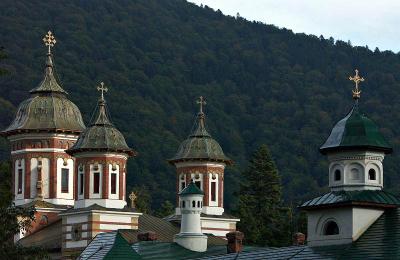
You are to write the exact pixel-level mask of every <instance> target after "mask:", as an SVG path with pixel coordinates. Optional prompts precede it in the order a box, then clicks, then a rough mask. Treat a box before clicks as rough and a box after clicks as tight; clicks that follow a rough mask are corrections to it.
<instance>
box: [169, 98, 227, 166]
mask: <svg viewBox="0 0 400 260" xmlns="http://www.w3.org/2000/svg"><path fill="white" fill-rule="evenodd" d="M198 103H199V104H200V112H199V113H198V114H197V127H196V128H195V130H194V132H193V133H192V134H191V135H190V136H189V138H188V139H186V140H184V141H183V142H182V143H181V145H180V146H179V149H178V152H177V153H176V154H175V156H174V157H173V158H172V159H169V160H168V161H169V162H170V163H171V164H174V163H177V162H181V161H215V162H223V163H226V164H232V160H231V159H229V158H228V157H226V156H225V154H224V152H223V151H222V148H221V146H220V145H219V144H218V142H217V141H216V140H215V139H213V138H212V137H211V135H210V134H209V133H208V132H207V130H206V127H205V114H204V112H203V105H204V104H205V101H204V99H203V97H200V101H198Z"/></svg>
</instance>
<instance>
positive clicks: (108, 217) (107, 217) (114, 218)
mask: <svg viewBox="0 0 400 260" xmlns="http://www.w3.org/2000/svg"><path fill="white" fill-rule="evenodd" d="M100 221H105V222H121V223H131V216H123V215H122V216H121V215H115V214H101V215H100Z"/></svg>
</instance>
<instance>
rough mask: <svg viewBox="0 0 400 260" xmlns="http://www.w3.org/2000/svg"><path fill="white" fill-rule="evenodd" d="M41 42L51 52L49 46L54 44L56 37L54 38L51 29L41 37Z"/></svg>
mask: <svg viewBox="0 0 400 260" xmlns="http://www.w3.org/2000/svg"><path fill="white" fill-rule="evenodd" d="M43 42H44V45H46V46H48V47H49V50H48V52H49V54H50V53H51V47H53V46H54V44H56V42H57V41H56V38H54V35H53V33H52V32H51V31H48V32H47V34H46V35H45V36H44V37H43Z"/></svg>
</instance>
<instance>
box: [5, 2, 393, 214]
mask: <svg viewBox="0 0 400 260" xmlns="http://www.w3.org/2000/svg"><path fill="white" fill-rule="evenodd" d="M0 24H1V26H0V46H4V47H5V51H6V54H7V56H8V59H7V60H5V61H2V64H0V66H2V67H4V68H6V69H7V70H8V71H9V72H10V73H9V74H8V75H6V76H4V77H1V78H0V128H2V129H3V128H5V127H6V126H7V125H8V124H9V123H10V122H11V120H12V118H13V114H14V113H15V110H16V107H17V106H18V104H19V103H20V102H21V101H22V100H24V99H26V98H27V97H28V91H29V90H30V89H32V88H34V87H35V86H36V85H37V84H38V83H39V82H40V80H41V78H42V71H43V68H44V54H45V52H46V49H45V48H44V47H43V45H42V42H41V39H42V37H43V35H44V34H45V33H46V32H47V30H49V29H50V30H52V31H53V32H54V34H55V36H56V38H57V41H58V42H57V45H56V47H55V48H54V54H55V63H56V71H57V73H58V76H59V78H60V81H61V83H62V85H63V87H64V88H65V89H66V90H67V91H68V92H69V93H70V99H71V100H73V101H74V102H75V103H76V104H77V105H78V106H79V108H80V110H81V112H82V114H83V116H84V119H85V121H86V122H88V121H89V119H90V116H91V113H92V110H93V108H94V107H95V103H96V99H97V96H98V93H97V92H96V91H95V86H96V85H97V84H98V83H99V82H100V81H104V82H105V83H106V84H107V85H108V86H109V87H110V90H111V91H110V92H109V93H108V94H107V100H108V105H109V108H110V111H111V115H112V117H113V121H114V123H115V124H116V125H117V126H118V128H119V129H120V130H121V131H122V132H123V133H124V135H125V137H126V139H127V142H128V143H129V145H131V146H132V147H134V148H135V149H136V150H137V151H138V152H139V156H138V157H137V158H135V159H131V160H130V161H129V165H128V177H127V181H128V186H129V189H128V191H129V190H130V189H131V188H132V187H133V186H137V187H145V189H146V190H148V194H150V196H151V197H150V198H149V200H150V201H151V204H152V206H153V207H159V206H160V205H161V204H162V202H164V201H165V200H170V201H175V199H174V193H175V184H174V183H175V173H174V169H173V167H171V166H169V165H168V164H167V163H166V161H165V160H166V159H167V158H170V157H172V156H173V154H174V153H175V152H176V150H177V148H178V145H179V143H180V142H181V141H182V140H183V139H184V138H186V137H187V135H188V134H189V132H190V129H191V127H192V124H193V122H194V118H195V112H196V110H197V108H196V105H195V102H194V100H195V98H196V97H198V96H199V95H203V96H205V97H206V98H207V101H208V105H207V107H206V113H207V124H208V128H209V131H210V133H211V134H212V135H213V136H214V137H215V138H216V139H217V140H218V141H219V142H220V144H221V146H222V147H223V149H224V151H225V153H226V154H227V155H228V156H229V157H231V158H232V159H234V160H235V162H236V164H235V165H234V166H233V167H230V168H228V169H227V172H226V182H225V183H226V188H225V192H226V200H225V203H226V205H227V207H228V208H232V207H233V206H234V202H235V199H234V197H233V192H234V191H236V190H237V189H238V183H239V181H240V178H239V172H240V171H241V170H242V169H244V168H245V167H246V165H245V164H246V163H245V162H246V160H247V158H248V156H249V154H250V153H251V152H252V151H254V150H255V148H256V147H258V146H259V144H261V143H266V144H268V146H269V148H270V150H271V152H272V155H273V157H274V160H275V161H276V164H277V167H278V169H279V172H280V174H281V176H282V182H283V185H284V190H283V194H284V198H285V200H286V202H288V203H297V202H298V201H301V200H304V199H306V198H310V197H311V196H314V195H316V194H318V193H320V192H322V191H323V190H324V189H326V185H327V180H328V178H327V162H326V160H325V159H324V158H323V157H322V156H321V155H320V154H319V153H318V148H319V146H320V145H321V144H322V143H323V142H324V140H325V138H327V136H328V135H329V132H330V130H331V128H332V127H333V125H334V123H335V122H336V121H338V120H339V119H340V118H342V117H344V116H345V114H346V113H347V112H348V111H349V110H350V108H351V106H352V101H351V88H352V84H351V83H350V82H349V81H348V80H347V78H348V76H349V75H350V74H352V73H353V70H354V68H358V69H359V70H360V71H361V75H362V76H365V77H366V81H365V82H364V83H363V84H362V91H363V93H362V97H361V109H362V110H363V111H364V112H365V113H367V114H368V115H369V117H370V118H372V119H373V120H374V121H375V122H376V123H377V124H378V125H379V126H380V127H381V131H382V132H383V133H384V135H385V136H386V137H387V138H388V140H389V141H390V142H391V143H392V144H393V146H394V150H395V152H396V151H398V149H397V148H398V147H399V142H400V138H399V131H400V127H399V126H400V125H399V122H400V120H399V119H400V118H399V117H400V113H397V111H399V109H400V91H399V90H400V84H399V77H400V75H399V71H400V59H399V57H400V56H399V55H398V54H394V53H392V52H388V51H385V52H380V51H379V50H378V49H376V50H374V51H371V50H369V49H368V48H367V47H352V46H351V43H348V42H343V41H335V40H334V39H332V38H330V39H324V38H323V37H316V36H312V35H305V34H294V33H293V32H291V31H290V30H287V29H280V28H277V27H275V26H272V25H265V24H262V23H259V22H250V21H246V20H245V19H243V18H240V17H229V16H224V15H222V13H221V12H219V11H213V10H212V9H210V8H208V7H203V8H202V7H197V6H195V5H194V4H190V3H187V2H185V1H183V0H117V1H115V0H103V1H95V0H85V1H81V0H71V1H38V0H33V1H31V0H21V1H13V0H2V1H0ZM0 147H1V148H2V149H1V153H0V159H7V158H8V156H9V151H8V147H7V143H6V141H5V140H1V141H0ZM398 156H399V155H398V154H396V153H395V155H394V156H389V157H388V158H387V159H386V160H385V187H386V188H388V189H389V190H391V191H392V192H395V193H396V194H398V193H399V185H396V184H397V183H399V175H398V174H397V172H399V170H400V164H399V163H398V162H399V157H398Z"/></svg>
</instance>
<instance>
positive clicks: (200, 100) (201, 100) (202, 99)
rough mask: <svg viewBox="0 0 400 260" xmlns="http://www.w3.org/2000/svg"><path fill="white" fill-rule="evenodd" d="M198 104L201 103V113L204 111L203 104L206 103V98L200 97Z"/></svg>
mask: <svg viewBox="0 0 400 260" xmlns="http://www.w3.org/2000/svg"><path fill="white" fill-rule="evenodd" d="M196 103H197V104H200V113H201V114H202V113H203V105H206V104H207V103H206V100H205V99H204V98H203V96H200V97H199V100H197V101H196Z"/></svg>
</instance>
